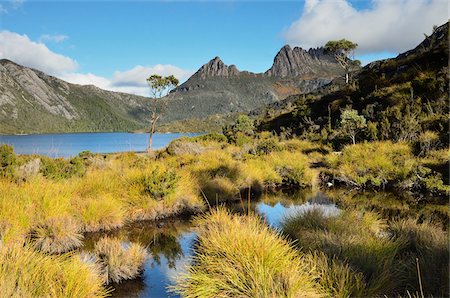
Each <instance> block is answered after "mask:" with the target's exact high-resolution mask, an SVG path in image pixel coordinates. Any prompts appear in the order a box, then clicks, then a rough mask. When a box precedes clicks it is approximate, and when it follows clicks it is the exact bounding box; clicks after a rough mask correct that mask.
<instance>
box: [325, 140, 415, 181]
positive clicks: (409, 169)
mask: <svg viewBox="0 0 450 298" xmlns="http://www.w3.org/2000/svg"><path fill="white" fill-rule="evenodd" d="M329 163H330V164H331V166H332V167H334V168H335V169H337V175H338V177H339V179H340V180H342V181H344V182H346V183H347V184H350V185H354V186H359V187H364V186H370V185H371V186H375V187H380V186H385V185H387V184H392V183H398V182H402V181H405V180H407V179H408V178H411V175H413V174H414V169H415V167H416V160H415V159H414V158H413V156H412V153H411V148H410V146H409V145H408V144H406V143H392V142H372V143H361V144H356V145H349V146H346V147H345V148H344V149H343V151H342V154H341V155H331V156H330V158H329Z"/></svg>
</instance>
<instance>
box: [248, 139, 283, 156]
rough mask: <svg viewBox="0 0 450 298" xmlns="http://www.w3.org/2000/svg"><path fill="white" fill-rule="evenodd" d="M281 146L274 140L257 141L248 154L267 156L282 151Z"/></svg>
mask: <svg viewBox="0 0 450 298" xmlns="http://www.w3.org/2000/svg"><path fill="white" fill-rule="evenodd" d="M282 150H283V146H282V145H281V144H280V143H279V142H278V141H277V140H276V139H274V138H267V139H263V140H260V141H258V143H257V144H256V146H255V148H254V149H252V150H251V152H250V153H252V154H254V155H258V156H261V155H268V154H269V153H272V152H278V151H282Z"/></svg>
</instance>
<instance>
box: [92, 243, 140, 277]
mask: <svg viewBox="0 0 450 298" xmlns="http://www.w3.org/2000/svg"><path fill="white" fill-rule="evenodd" d="M94 252H95V255H96V256H97V258H98V259H99V262H100V264H101V268H102V273H103V274H104V278H105V282H106V283H110V282H115V283H118V282H121V281H122V280H126V279H133V278H136V277H137V276H138V275H139V274H140V273H141V272H142V269H143V266H144V263H145V260H146V258H147V252H146V250H145V248H144V247H143V246H142V245H140V244H137V243H129V244H128V243H123V242H121V241H120V240H119V239H117V238H109V237H103V238H101V239H100V240H99V241H98V242H97V243H96V244H95V248H94Z"/></svg>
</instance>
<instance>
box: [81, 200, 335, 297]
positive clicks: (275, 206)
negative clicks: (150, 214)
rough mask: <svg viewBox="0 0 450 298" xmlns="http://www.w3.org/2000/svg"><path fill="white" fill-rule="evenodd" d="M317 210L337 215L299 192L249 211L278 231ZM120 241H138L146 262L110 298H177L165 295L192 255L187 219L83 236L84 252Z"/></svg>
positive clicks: (256, 203)
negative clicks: (108, 240)
mask: <svg viewBox="0 0 450 298" xmlns="http://www.w3.org/2000/svg"><path fill="white" fill-rule="evenodd" d="M228 207H229V208H230V209H231V210H233V212H237V213H246V212H247V208H248V207H247V206H242V205H241V204H233V205H231V206H228ZM311 208H320V209H322V210H323V211H324V213H325V214H328V215H329V216H333V215H337V214H339V212H340V210H339V209H338V208H337V206H336V204H335V203H333V202H330V201H329V200H327V199H326V198H325V199H324V195H323V194H322V193H320V192H319V193H299V194H296V195H289V196H287V195H283V194H279V195H275V196H271V197H270V198H265V199H261V200H259V201H252V203H251V205H250V209H251V210H253V211H255V212H257V213H258V214H260V215H261V216H262V217H263V218H264V219H265V221H266V222H267V224H268V225H270V226H272V227H274V228H279V227H280V223H281V221H282V220H283V218H285V217H286V216H289V215H292V214H296V213H298V212H300V213H301V212H305V211H307V210H310V209H311ZM105 234H106V235H110V236H114V237H117V238H119V239H121V240H122V241H123V242H124V243H129V242H138V243H140V244H142V245H143V246H145V247H146V248H147V250H148V253H149V256H150V257H149V259H148V260H147V262H146V263H145V266H144V272H143V274H142V276H141V277H140V278H137V279H134V280H129V281H124V282H122V283H120V284H113V285H112V287H113V288H114V291H113V293H112V296H113V297H123V298H124V297H127V298H131V297H142V298H144V297H145V298H146V297H176V296H175V295H173V294H172V293H170V292H168V290H167V286H169V285H171V284H172V283H173V279H174V277H175V276H176V275H177V274H180V273H182V272H183V271H184V270H185V268H186V266H187V265H188V264H189V262H190V260H191V257H192V255H193V253H194V250H193V246H194V243H195V240H196V233H195V229H194V227H193V226H192V225H191V223H190V220H189V219H167V220H163V221H160V222H159V223H156V222H137V223H133V224H131V225H128V226H126V227H123V228H120V229H117V230H114V231H110V232H104V233H101V232H99V233H91V234H88V235H86V238H85V243H84V247H83V250H86V251H90V250H92V249H93V248H94V245H95V243H96V241H98V240H99V239H100V238H101V237H102V236H103V235H105Z"/></svg>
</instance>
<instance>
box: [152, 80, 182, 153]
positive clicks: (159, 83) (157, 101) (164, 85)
mask: <svg viewBox="0 0 450 298" xmlns="http://www.w3.org/2000/svg"><path fill="white" fill-rule="evenodd" d="M147 83H148V85H149V87H150V93H151V94H152V98H153V101H152V103H151V108H150V109H151V119H150V124H151V127H150V138H149V140H148V154H149V155H151V153H152V143H153V134H154V133H155V129H156V122H157V121H158V120H159V118H160V117H161V114H162V112H163V110H164V107H165V102H163V101H162V100H161V98H162V97H164V96H166V95H167V94H168V93H169V92H170V91H171V90H172V89H173V88H175V87H177V86H178V83H179V81H178V79H177V78H175V77H174V76H173V75H170V76H167V77H163V76H160V75H157V74H154V75H151V76H150V77H148V78H147Z"/></svg>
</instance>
